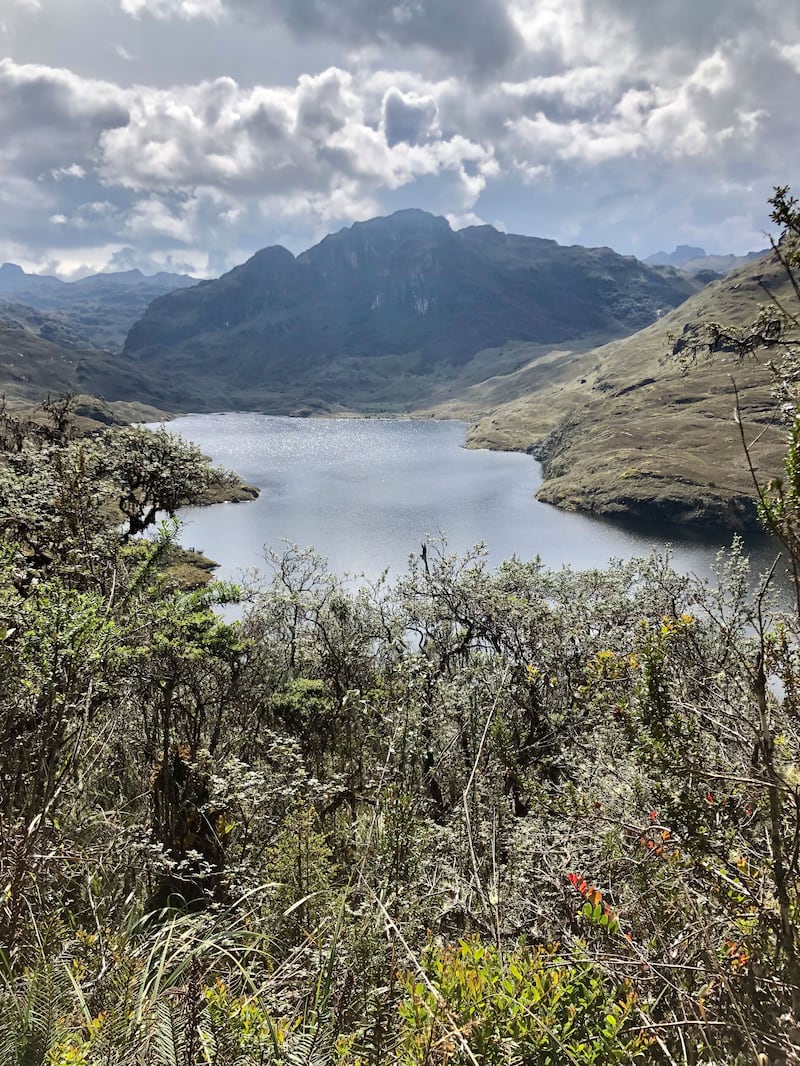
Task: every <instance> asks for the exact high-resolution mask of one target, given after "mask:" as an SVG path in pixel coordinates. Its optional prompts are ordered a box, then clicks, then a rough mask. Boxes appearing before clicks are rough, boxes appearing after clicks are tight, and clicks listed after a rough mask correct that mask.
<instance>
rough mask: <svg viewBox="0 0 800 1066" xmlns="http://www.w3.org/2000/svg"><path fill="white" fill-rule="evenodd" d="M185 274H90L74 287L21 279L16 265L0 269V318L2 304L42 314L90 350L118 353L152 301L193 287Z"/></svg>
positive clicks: (55, 280) (47, 280)
mask: <svg viewBox="0 0 800 1066" xmlns="http://www.w3.org/2000/svg"><path fill="white" fill-rule="evenodd" d="M196 283H197V279H196V278H192V277H189V275H188V274H170V273H167V272H165V271H161V272H160V273H158V274H154V275H152V276H150V277H148V276H147V275H145V274H142V272H141V271H140V270H125V271H121V272H118V273H108V274H92V275H90V276H89V277H86V278H81V279H80V281H69V282H67V281H61V280H60V279H59V278H54V277H51V276H49V275H41V274H27V273H25V271H24V270H23V269H22V268H21V267H19V266H17V264H16V263H3V265H2V266H0V313H2V308H5V310H6V313H8V312H7V307H8V301H13V302H14V303H15V304H22V305H25V306H27V307H28V308H29V309H32V310H33V311H39V312H44V313H45V314H49V315H51V316H55V319H56V320H57V321H58V322H60V324H61V325H60V327H54V328H56V330H57V331H58V329H63V330H66V331H67V332H69V333H71V334H74V335H75V336H76V337H80V338H81V339H82V341H83V342H84V343H85V344H86V345H87V346H89V347H91V348H97V349H104V350H107V351H119V349H120V348H121V347H122V343H123V341H124V339H125V336H126V334H127V332H128V330H129V329H130V327H131V326H132V325H133V323H134V322H135V321H136V320H137V319H138V318H139V317H140V315H142V314H143V312H144V311H145V309H146V307H147V305H148V304H149V303H150V302H151V301H152V300H154V299H156V297H158V296H163V295H164V293H165V292H170V291H171V290H172V289H177V288H185V287H186V286H190V285H195V284H196Z"/></svg>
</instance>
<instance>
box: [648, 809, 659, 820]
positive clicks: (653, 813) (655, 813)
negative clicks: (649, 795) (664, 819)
mask: <svg viewBox="0 0 800 1066" xmlns="http://www.w3.org/2000/svg"><path fill="white" fill-rule="evenodd" d="M656 818H658V811H650V821H651V822H654V821H655V820H656Z"/></svg>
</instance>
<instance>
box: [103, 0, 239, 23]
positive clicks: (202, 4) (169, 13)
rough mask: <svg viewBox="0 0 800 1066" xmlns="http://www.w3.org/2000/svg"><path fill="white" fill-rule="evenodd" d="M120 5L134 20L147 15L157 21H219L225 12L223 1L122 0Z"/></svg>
mask: <svg viewBox="0 0 800 1066" xmlns="http://www.w3.org/2000/svg"><path fill="white" fill-rule="evenodd" d="M120 3H121V7H122V10H123V11H124V12H125V13H126V14H127V15H132V16H133V17H134V18H140V17H141V15H142V14H147V15H152V16H153V17H154V18H157V19H168V18H184V19H191V18H209V19H218V18H219V17H220V16H221V15H222V12H223V7H222V3H221V0H120Z"/></svg>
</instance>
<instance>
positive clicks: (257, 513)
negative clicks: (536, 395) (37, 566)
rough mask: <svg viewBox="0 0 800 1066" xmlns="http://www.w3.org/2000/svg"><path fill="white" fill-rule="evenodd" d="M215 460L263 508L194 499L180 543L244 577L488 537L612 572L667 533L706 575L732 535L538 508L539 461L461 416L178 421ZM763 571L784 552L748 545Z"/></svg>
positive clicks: (349, 566)
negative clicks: (309, 562)
mask: <svg viewBox="0 0 800 1066" xmlns="http://www.w3.org/2000/svg"><path fill="white" fill-rule="evenodd" d="M169 429H170V430H171V431H172V432H176V433H180V434H181V435H182V436H184V437H186V438H187V439H189V440H192V441H194V442H196V443H197V444H198V445H199V446H200V448H201V449H202V450H203V451H204V452H205V453H206V454H207V455H210V456H211V457H212V459H214V461H215V462H218V463H222V464H223V465H224V466H227V467H230V468H231V469H233V470H235V471H236V472H237V473H238V474H239V475H240V476H241V477H242V478H244V480H246V481H249V482H251V483H252V484H255V485H258V486H259V488H260V489H261V496H260V497H259V499H258V500H256V501H255V502H254V503H247V504H222V505H220V506H216V507H204V508H197V507H194V508H191V507H190V508H186V509H185V510H184V511H182V512H181V518H182V520H183V522H184V524H185V528H184V531H183V534H182V537H181V539H182V542H183V543H184V544H185V545H187V546H193V547H197V548H200V549H202V550H203V551H204V552H206V554H208V555H210V556H211V557H212V558H213V559H215V560H216V561H217V562H219V563H220V564H221V565H220V569H219V570H218V571H217V575H218V576H219V577H222V578H233V579H235V578H237V577H238V576H239V574H240V573H241V572H242V571H243V570H247V569H250V568H252V567H259V566H261V565H263V555H264V548H265V546H266V547H272V548H275V549H277V550H280V549H281V547H282V546H283V544H284V543H285V542H287V541H289V542H292V543H296V544H299V545H301V546H308V545H313V546H314V547H315V548H316V549H317V550H318V551H319V552H320V553H321V554H323V555H325V556H326V557H327V558H328V559H329V561H330V564H331V568H332V569H333V570H334V571H336V572H337V573H345V572H349V573H356V574H362V573H363V574H364V575H366V576H367V577H369V578H374V577H377V576H378V575H379V574H380V573H381V572H382V571H383V570H384V569H386V568H388V569H389V570H390V572H392V573H395V574H396V573H399V572H401V571H403V570H404V569H405V566H406V563H407V560H408V556H409V554H410V553H412V552H416V551H418V550H419V547H420V544H421V542H422V541H423V539H425V538H426V537H428V536H430V535H436V534H438V533H440V532H441V533H444V534H446V536H447V540H448V544H449V547H450V550H452V551H457V552H464V551H467V550H468V549H469V548H471V547H473V546H474V545H475V544H478V543H480V542H482V543H484V544H485V545H486V547H487V549H488V553H489V560H490V562H491V563H492V564H497V563H499V562H500V561H501V560H502V559H505V558H508V557H510V556H511V555H517V556H518V557H519V558H522V559H530V558H533V557H534V556H537V555H538V556H540V557H541V559H542V561H543V562H544V563H545V564H546V565H547V566H550V567H559V566H561V565H563V564H570V565H571V566H573V567H574V568H576V569H584V568H589V567H602V566H605V565H606V563H607V562H608V561H609V559H611V558H621V559H626V558H630V557H632V556H636V555H647V554H649V553H650V552H651V551H652V550H653V549H654V548H663V547H664V544H665V541H666V540H669V542H670V543H671V544H672V547H673V562H674V565H675V567H676V568H677V569H679V570H683V571H694V572H695V573H697V574H701V575H705V574H708V573H709V569H710V566H711V565H712V563H713V561H714V558H715V556H716V553H717V551H718V550H719V548H721V547H728V546H730V542H731V537H727V538H725V537H724V536H722V535H720V536H717V537H711V538H709V537H708V536H703V535H701V534H697V533H694V534H693V533H687V532H683V531H680V530H675V529H674V528H670V529H669V530H664V531H661V532H662V533H663V535H662V536H658V535H657V533H658V532H659V531H658V530H656V529H655V528H651V529H648V532H647V533H643V532H642V531H641V530H640V529H631V528H625V527H621V526H618V525H611V524H609V523H606V522H602V521H599V520H596V519H592V518H587V517H584V516H582V515H575V514H569V513H567V512H564V511H559V510H556V509H555V508H553V507H551V506H549V505H547V504H543V503H539V502H538V501H537V500H536V499H535V498H534V494H535V492H536V489H537V487H538V485H539V483H540V481H541V476H540V472H539V464H538V463H536V462H535V461H534V460H533V459H531V458H530V457H529V456H526V455H520V454H514V453H506V452H489V451H467V450H466V449H465V448H463V447H462V444H463V441H464V425H463V423H459V422H436V421H411V420H395V419H324V420H320V419H295V418H286V417H273V416H268V415H259V414H241V413H236V414H211V415H191V416H188V417H186V418H179V419H176V420H175V421H174V422H172V423H170V425H169ZM747 550H748V552H749V554H750V556H751V560H752V562H753V566H754V569H757V570H763V569H767V568H768V567H769V566H770V565H771V564H772V562H773V561H774V558H775V555H776V554H777V552H776V549H775V545H774V544H773V543H772V542H769V541H767V540H766V539H765V538H753V539H751V540H750V541H749V542H747Z"/></svg>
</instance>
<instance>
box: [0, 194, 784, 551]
mask: <svg viewBox="0 0 800 1066" xmlns="http://www.w3.org/2000/svg"><path fill="white" fill-rule="evenodd" d="M697 251H702V249H688V250H684V253H681V250H680V249H678V250H677V252H676V253H675V255H678V254H679V253H681V254H688V253H690V252H697ZM651 258H652V257H651ZM666 258H669V257H666ZM718 258H719V259H724V258H725V257H718ZM742 259H743V263H742V264H741V265H739V266H738V267H737V269H735V270H734V271H733V273H731V274H730V275H728V276H726V277H723V278H719V279H717V280H714V281H711V282H710V283H707V282H706V281H704V280H703V271H700V273H694V274H692V273H690V272H685V271H683V270H679V269H677V268H676V267H674V266H672V265H669V264H660V265H659V264H655V265H653V264H651V265H647V264H644V263H641V262H639V261H637V260H635V259H633V258H631V257H625V256H619V255H617V254H616V253H614V252H612V251H611V250H610V249H607V248H599V249H598V248H595V249H587V248H581V247H577V246H576V247H563V246H560V245H558V244H556V243H555V242H554V241H546V240H541V239H538V238H533V237H521V236H515V235H509V234H504V233H501V232H499V231H497V230H495V229H493V228H492V227H490V226H480V227H470V228H467V229H465V230H460V231H453V230H452V229H451V228H450V226H449V225H448V223H447V222H446V221H445V220H444V219H442V218H437V217H435V216H433V215H429V214H426V213H425V212H422V211H402V212H398V213H396V214H395V215H392V216H389V217H387V218H378V219H372V220H370V221H369V222H365V223H357V224H356V225H354V226H352V227H350V228H348V229H345V230H341V231H340V232H338V233H336V234H332V235H330V236H328V237H326V238H325V239H324V240H323V241H322V242H320V244H318V245H316V246H315V247H314V248H311V249H309V250H308V251H307V252H304V253H303V254H302V255H300V256H297V257H295V256H293V255H292V254H291V253H290V252H288V251H287V250H286V249H284V248H280V247H272V248H266V249H264V250H262V251H261V252H258V253H257V254H256V255H255V256H253V257H252V258H251V259H250V260H248V261H247V262H246V263H244V264H243V265H241V266H239V267H236V268H235V269H234V270H232V271H230V272H229V273H228V274H225V275H223V276H222V277H221V278H220V279H218V280H215V281H204V282H199V283H196V279H191V278H187V277H185V276H178V275H159V276H156V277H155V278H144V277H143V276H142V275H140V274H139V273H138V272H136V271H134V272H128V273H127V274H120V275H108V276H107V277H104V276H103V275H97V276H95V277H94V278H87V279H84V281H82V282H75V283H71V284H69V285H67V284H65V283H63V282H59V281H58V280H57V279H54V278H40V279H35V278H34V276H31V275H25V274H24V273H22V272H21V271H18V270H17V271H15V270H13V269H10V268H9V265H8V264H6V265H5V266H4V267H3V268H2V269H0V296H4V297H5V298H6V302H5V304H1V305H0V380H1V381H2V386H3V388H4V390H5V392H6V402H7V403H8V404H10V405H11V406H14V405H15V404H19V403H30V402H31V401H35V400H36V399H37V398H39V397H41V396H43V395H46V394H47V393H49V392H50V393H55V392H64V391H69V392H73V393H77V394H79V395H86V396H90V397H91V396H94V397H101V398H102V401H103V404H105V405H106V409H107V410H111V411H113V410H114V409H115V407H118V410H119V412H121V413H123V414H124V415H126V416H128V415H129V416H131V417H137V416H138V415H141V417H142V418H145V419H148V418H149V419H151V420H152V418H154V417H157V415H156V414H155V413H157V412H169V413H180V412H186V411H211V410H231V411H235V410H250V411H262V412H265V413H272V414H291V415H294V416H299V417H309V416H311V417H314V416H317V417H319V416H331V415H343V414H357V415H370V414H372V415H374V414H381V415H387V414H390V415H403V416H411V417H434V418H457V419H461V420H464V421H467V422H468V423H469V424H470V429H469V431H468V441H467V442H468V446H470V447H474V448H491V449H500V450H513V451H527V452H530V453H531V454H533V455H534V456H535V457H537V458H539V459H541V460H542V463H543V473H544V481H543V484H542V485H541V487H540V489H539V492H538V497H539V499H540V500H542V501H544V502H547V503H551V504H555V505H556V506H558V507H561V508H564V509H567V510H574V511H582V512H586V513H589V514H594V515H596V516H600V517H604V518H611V519H624V520H635V521H638V522H644V523H650V524H653V525H658V526H661V525H664V524H667V525H670V524H672V525H674V524H687V523H688V524H690V525H696V526H709V527H716V528H723V529H732V530H747V531H755V530H757V529H758V519H757V517H756V512H755V506H754V503H753V495H754V492H753V483H752V476H751V474H750V472H749V470H748V467H747V461H746V458H745V455H744V451H743V448H742V440H741V436H740V432H739V428H738V426H737V425H736V423H735V421H734V419H733V410H734V406H735V398H734V393H733V386H732V379H733V380H735V382H736V386H737V388H738V392H739V403H740V406H741V411H742V418H743V421H744V426H745V439H746V440H747V441H748V443H753V450H752V454H751V458H752V461H753V463H754V466H755V470H756V473H757V475H758V476H759V477H760V478H763V479H764V480H766V479H767V478H768V477H770V476H772V475H773V474H774V473H776V472H777V471H778V470H779V468H780V458H781V455H782V449H783V444H784V438H783V434H782V431H781V430H780V429H779V428H778V427H776V426H775V425H773V404H772V400H771V396H770V374H769V371H768V369H767V368H766V367H764V366H763V365H761V364H759V363H758V362H757V361H755V360H749V361H746V362H737V361H735V360H734V359H733V357H732V356H731V355H726V354H725V353H722V354H717V355H715V356H714V358H713V359H708V358H705V357H703V356H702V354H701V355H699V357H698V358H696V359H695V360H694V365H692V366H691V367H687V365H686V360H685V358H684V359H682V358H681V357H680V355H679V353H678V352H677V351H673V349H676V348H679V347H680V346H681V345H680V344H677V343H676V342H677V339H678V338H681V337H685V336H686V334H685V331H686V330H687V329H688V330H690V331H697V330H699V329H700V327H701V325H702V323H704V322H707V321H725V322H740V323H744V322H745V321H747V320H748V319H749V318H750V317H752V315H753V313H754V312H755V309H756V307H757V306H758V304H759V303H760V302H762V301H763V300H764V299H766V295H765V291H764V286H767V287H768V288H769V290H770V291H772V292H774V293H775V294H776V295H777V296H778V298H780V297H781V295H785V289H786V285H787V283H786V282H785V281H784V280H782V274H781V270H780V267H779V266H778V265H777V264H774V263H772V262H771V256H766V257H763V258H761V259H753V258H749V257H742ZM175 285H177V286H179V287H177V288H173V287H172V286H175ZM12 297H13V300H12ZM22 300H28V301H30V302H31V304H35V305H36V306H29V305H28V304H25V303H23V302H21V301H22ZM123 327H126V328H123ZM692 335H694V334H692ZM123 338H124V339H123ZM104 340H108V341H109V343H110V347H109V348H108V349H103V348H102V343H103V341H104ZM684 354H685V353H684ZM84 402H89V401H84ZM119 405H126V406H119ZM130 405H133V406H132V407H131V406H130ZM154 412H155V413H154ZM101 421H102V417H101Z"/></svg>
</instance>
